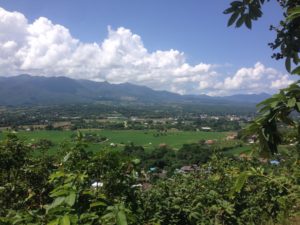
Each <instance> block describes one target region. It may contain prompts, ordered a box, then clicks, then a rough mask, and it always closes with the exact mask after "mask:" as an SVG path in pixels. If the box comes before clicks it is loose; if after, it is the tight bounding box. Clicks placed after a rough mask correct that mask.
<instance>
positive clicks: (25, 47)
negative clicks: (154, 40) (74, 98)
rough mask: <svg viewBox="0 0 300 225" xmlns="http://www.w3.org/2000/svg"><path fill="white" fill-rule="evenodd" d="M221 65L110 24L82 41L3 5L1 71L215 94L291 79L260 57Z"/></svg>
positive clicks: (270, 87)
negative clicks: (248, 63)
mask: <svg viewBox="0 0 300 225" xmlns="http://www.w3.org/2000/svg"><path fill="white" fill-rule="evenodd" d="M225 67H226V66H224V68H223V69H225ZM216 68H217V67H216V66H215V65H212V64H209V63H203V62H200V63H198V64H196V65H191V64H189V63H188V62H187V60H186V58H185V54H184V53H183V52H180V51H178V50H174V49H170V50H167V51H162V50H157V51H154V52H149V51H148V50H147V48H146V47H145V46H144V44H143V42H142V39H141V37H140V36H139V35H137V34H134V33H133V32H132V31H131V30H129V29H126V28H124V27H119V28H117V29H112V28H111V27H108V35H107V38H106V39H105V40H103V41H102V42H99V43H83V42H81V41H80V40H77V39H75V38H74V37H72V35H71V33H70V31H69V30H68V29H67V28H66V27H64V26H61V25H58V24H53V23H52V22H51V21H50V20H49V19H47V18H45V17H40V18H38V19H36V20H35V21H34V22H33V23H29V22H28V20H27V19H26V17H25V16H24V15H23V14H21V13H19V12H9V11H6V10H5V9H3V8H0V76H13V75H18V74H20V73H28V74H32V75H40V76H41V75H42V76H61V75H64V76H67V77H71V78H76V79H89V80H94V81H104V80H105V81H108V82H112V83H123V82H131V83H134V84H140V85H146V86H149V87H151V88H154V89H157V90H168V91H173V92H177V93H180V94H210V95H229V94H234V93H260V92H262V91H264V92H274V91H276V90H278V89H279V88H283V87H285V86H286V85H288V84H290V83H291V82H292V81H291V80H290V77H289V76H288V75H285V74H282V73H280V72H278V71H276V70H275V69H273V68H267V67H266V66H264V65H263V64H262V63H259V62H258V63H256V64H255V65H254V67H252V68H241V69H239V70H238V71H237V72H236V73H235V74H232V75H231V76H227V77H224V75H223V74H222V72H218V71H217V70H216Z"/></svg>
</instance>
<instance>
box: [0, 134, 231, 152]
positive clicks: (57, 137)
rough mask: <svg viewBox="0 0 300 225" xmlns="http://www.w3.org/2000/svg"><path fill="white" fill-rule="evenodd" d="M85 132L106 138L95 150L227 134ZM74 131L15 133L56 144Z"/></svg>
mask: <svg viewBox="0 0 300 225" xmlns="http://www.w3.org/2000/svg"><path fill="white" fill-rule="evenodd" d="M82 132H83V133H85V132H93V133H97V134H99V135H101V136H105V137H107V138H108V140H107V141H105V142H104V143H100V144H90V146H89V149H91V150H93V151H97V150H98V149H101V148H102V147H103V146H110V144H111V143H114V144H116V145H117V146H123V145H125V144H128V143H131V142H132V143H134V144H135V145H142V146H144V147H145V148H149V149H151V148H154V147H156V146H159V145H160V144H167V145H169V146H170V147H172V148H175V149H178V148H180V147H181V146H182V145H183V144H185V143H196V142H198V141H199V140H201V139H205V140H209V139H212V140H221V139H224V138H225V137H226V135H227V133H226V132H201V131H197V132H196V131H195V132H192V131H168V132H167V133H166V134H165V135H159V136H156V135H157V134H158V133H157V132H156V131H152V130H151V131H140V130H83V131H82ZM72 134H76V131H20V132H17V133H16V135H17V136H18V137H19V138H21V139H22V140H24V141H25V142H26V143H34V142H36V141H38V140H39V139H43V138H46V139H49V140H51V141H52V142H53V143H54V144H55V145H56V146H57V145H59V144H60V143H62V142H64V141H71V135H72ZM4 136H5V132H4V133H0V139H3V137H4Z"/></svg>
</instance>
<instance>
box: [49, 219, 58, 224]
mask: <svg viewBox="0 0 300 225" xmlns="http://www.w3.org/2000/svg"><path fill="white" fill-rule="evenodd" d="M58 224H59V218H57V219H55V220H52V221H50V222H49V223H47V225H58Z"/></svg>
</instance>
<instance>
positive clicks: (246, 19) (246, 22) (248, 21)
mask: <svg viewBox="0 0 300 225" xmlns="http://www.w3.org/2000/svg"><path fill="white" fill-rule="evenodd" d="M245 24H246V26H247V27H248V28H249V29H251V28H252V22H251V18H250V16H249V15H246V17H245Z"/></svg>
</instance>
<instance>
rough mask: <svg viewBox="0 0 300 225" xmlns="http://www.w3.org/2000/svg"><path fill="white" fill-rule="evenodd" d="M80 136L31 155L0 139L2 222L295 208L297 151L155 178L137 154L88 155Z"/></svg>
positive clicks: (201, 218) (217, 161) (141, 220)
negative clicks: (271, 159) (268, 160)
mask: <svg viewBox="0 0 300 225" xmlns="http://www.w3.org/2000/svg"><path fill="white" fill-rule="evenodd" d="M82 138H83V136H82V135H80V134H79V136H78V137H77V142H76V144H75V146H74V147H72V148H67V149H65V150H64V151H63V152H62V153H63V155H64V156H63V157H59V156H57V157H54V156H48V155H47V154H45V155H43V156H41V157H40V158H37V157H35V158H32V154H31V152H30V151H31V150H32V149H30V148H29V147H27V146H26V145H25V144H24V143H23V142H22V141H20V140H19V139H18V138H17V137H16V136H15V135H9V136H8V137H7V139H5V140H4V141H2V142H1V143H0V162H1V164H0V169H1V170H0V171H1V173H0V176H1V179H0V205H1V208H0V224H3V225H8V224H9V225H10V224H16V225H18V224H32V225H34V224H39V225H40V224H47V225H69V224H86V225H87V224H117V225H127V224H136V225H141V224H145V225H146V224H147V225H149V224H153V225H154V224H161V225H169V224H178V225H181V224H187V225H189V224H191V225H192V224H267V223H282V222H284V221H285V220H286V219H288V218H289V217H290V216H293V215H294V213H295V212H297V210H299V184H300V167H299V159H298V153H297V151H296V149H295V152H293V154H292V155H291V156H287V157H285V159H284V160H285V161H284V160H283V159H282V161H281V163H280V165H278V166H271V165H269V164H262V163H260V162H259V161H257V160H255V159H253V160H246V161H241V160H237V159H230V158H220V157H216V156H214V157H212V159H211V160H210V161H208V163H206V164H203V165H202V166H201V167H199V170H197V171H195V172H192V173H189V174H174V175H173V176H171V177H169V178H166V179H159V180H158V181H155V182H154V181H151V179H150V180H149V174H147V173H145V172H144V171H141V170H140V168H139V160H138V159H133V158H130V157H128V156H126V155H125V154H124V153H123V152H119V151H111V150H110V151H107V150H102V151H100V152H99V153H97V154H96V153H92V152H87V151H85V148H86V146H85V144H83V143H82ZM298 150H299V149H298ZM92 184H94V186H92ZM95 184H96V185H95ZM137 184H147V188H146V189H145V188H140V187H138V185H137Z"/></svg>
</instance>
